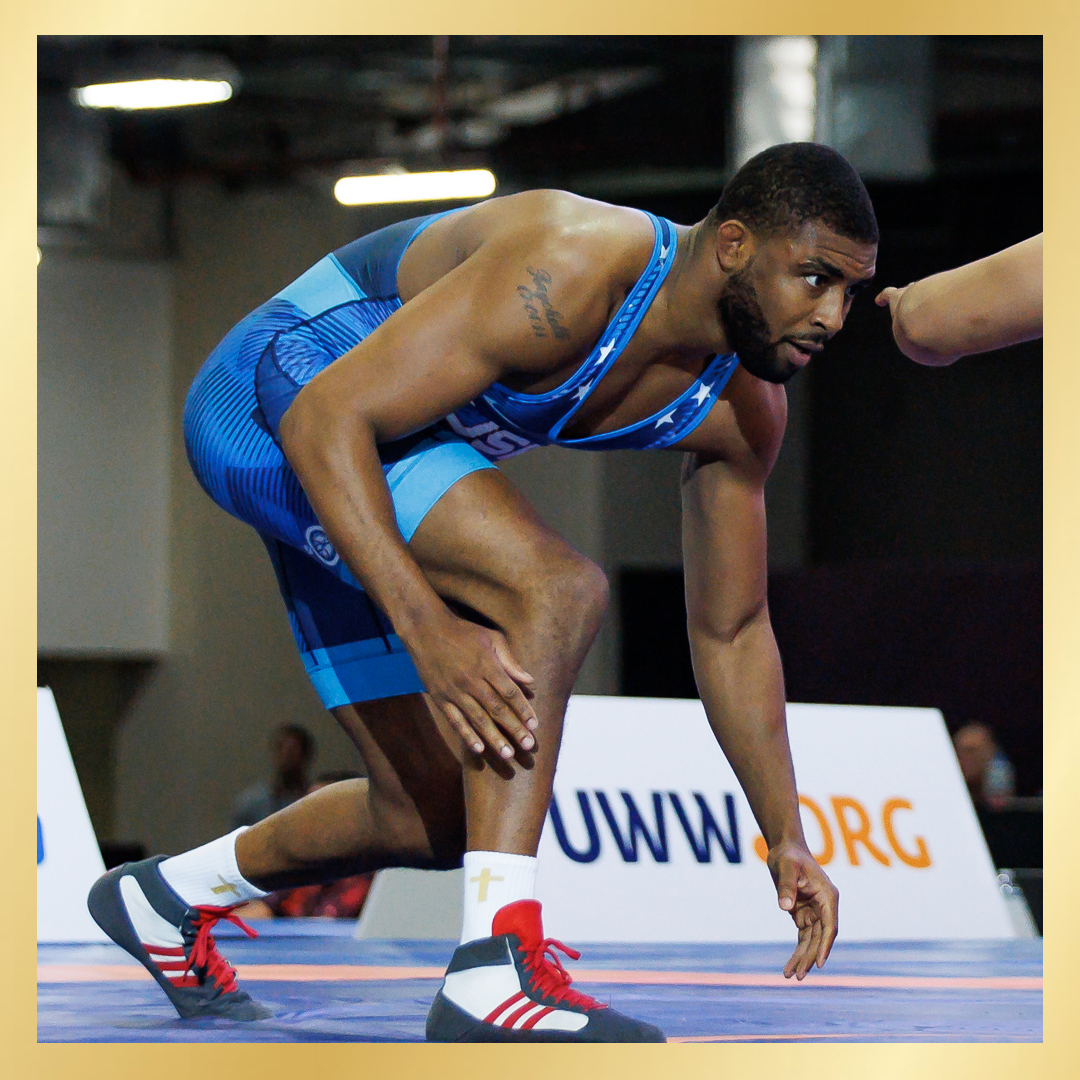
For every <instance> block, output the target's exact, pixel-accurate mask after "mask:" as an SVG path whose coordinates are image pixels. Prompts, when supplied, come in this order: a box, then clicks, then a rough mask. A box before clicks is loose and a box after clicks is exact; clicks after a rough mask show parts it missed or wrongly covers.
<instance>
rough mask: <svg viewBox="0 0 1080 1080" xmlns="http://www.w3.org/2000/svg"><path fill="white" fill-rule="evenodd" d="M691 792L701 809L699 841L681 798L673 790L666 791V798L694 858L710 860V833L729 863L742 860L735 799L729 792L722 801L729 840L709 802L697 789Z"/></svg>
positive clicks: (702, 861)
mask: <svg viewBox="0 0 1080 1080" xmlns="http://www.w3.org/2000/svg"><path fill="white" fill-rule="evenodd" d="M693 794H694V801H695V802H696V803H697V804H698V809H699V810H700V811H701V840H700V841H699V840H698V838H697V834H696V833H695V832H694V828H693V826H692V825H691V824H690V818H689V817H688V816H687V814H686V811H685V810H684V809H683V805H682V800H681V799H680V798H679V796H678V795H677V794H676V793H675V792H674V791H669V792H668V798H669V799H670V800H671V805H672V808H673V809H674V811H675V816H676V817H677V818H678V819H679V824H680V825H681V826H682V827H683V832H684V833H686V839H687V840H688V841H689V843H690V847H691V849H692V850H693V852H694V858H695V859H697V861H698V862H699V863H707V862H712V844H711V843H710V841H709V837H710V834H711V835H712V836H715V837H716V839H717V840H718V841H719V843H720V847H721V848H722V849H723V852H724V856H725V858H726V859H727V861H728V862H729V863H738V862H742V852H741V851H740V850H739V825H738V822H737V821H736V820H735V799H734V797H733V796H732V794H731V792H725V793H724V803H725V805H726V807H727V819H728V829H729V831H730V833H731V839H730V840H728V838H727V837H725V836H724V834H723V832H722V831H721V829H720V826H719V825H718V824H717V822H716V818H714V817H713V815H712V811H711V810H710V809H709V804H708V803H707V802H706V801H705V796H704V795H702V794H701V793H700V792H698V791H695V792H694V793H693ZM659 797H660V796H659V795H654V796H653V798H654V799H659Z"/></svg>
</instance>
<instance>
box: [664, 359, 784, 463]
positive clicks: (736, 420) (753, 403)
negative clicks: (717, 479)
mask: <svg viewBox="0 0 1080 1080" xmlns="http://www.w3.org/2000/svg"><path fill="white" fill-rule="evenodd" d="M786 423H787V394H786V392H785V390H784V388H783V387H782V386H777V385H775V384H773V383H768V382H765V381H764V380H762V379H757V378H755V377H754V376H753V375H751V374H750V373H749V372H747V371H746V370H745V369H744V368H741V367H740V368H737V369H736V371H735V374H734V375H732V377H731V381H730V382H729V383H728V385H727V388H726V389H725V391H724V394H723V396H722V397H721V398H720V400H719V401H718V402H717V403H716V405H714V406H713V408H712V411H711V412H710V413H709V415H708V416H707V417H706V418H705V420H704V421H703V422H702V424H701V425H700V426H699V427H698V428H697V429H696V430H695V431H694V432H693V433H692V434H691V435H690V437H689V438H688V439H686V440H685V441H684V443H683V444H681V448H682V449H684V450H687V451H689V453H688V455H687V462H686V475H687V476H690V475H692V474H693V473H694V472H695V471H696V470H697V469H698V468H699V467H701V466H703V465H707V464H709V463H711V462H716V461H721V462H725V463H726V464H727V465H728V467H729V469H731V470H733V471H734V472H736V473H738V474H739V475H741V476H743V477H745V478H746V479H748V480H753V481H757V482H761V483H763V482H764V481H765V479H766V477H768V475H769V473H770V472H771V471H772V467H773V465H774V464H775V463H776V458H777V455H778V454H779V453H780V446H781V444H782V443H783V440H784V427H785V425H786Z"/></svg>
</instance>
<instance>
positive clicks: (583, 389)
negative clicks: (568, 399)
mask: <svg viewBox="0 0 1080 1080" xmlns="http://www.w3.org/2000/svg"><path fill="white" fill-rule="evenodd" d="M591 389H592V383H591V382H587V383H582V384H581V385H580V386H579V387H578V388H577V393H576V394H575V395H574V396H575V397H576V398H577V399H578V401H584V400H585V398H586V397H588V395H589V391H590V390H591Z"/></svg>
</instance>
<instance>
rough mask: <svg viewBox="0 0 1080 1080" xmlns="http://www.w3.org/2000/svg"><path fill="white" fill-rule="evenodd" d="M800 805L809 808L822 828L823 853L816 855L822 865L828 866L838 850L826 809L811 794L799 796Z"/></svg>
mask: <svg viewBox="0 0 1080 1080" xmlns="http://www.w3.org/2000/svg"><path fill="white" fill-rule="evenodd" d="M799 805H800V806H805V807H806V809H807V810H809V811H810V813H811V814H813V815H814V817H815V818H816V819H817V823H818V828H819V829H821V854H820V855H815V856H814V858H815V859H817V861H818V864H819V865H820V866H826V865H828V864H829V863H830V862H832V857H833V853H834V852H835V850H836V847H835V845H834V844H833V835H832V829H831V828H830V827H829V819H828V818H827V817H826V816H825V811H824V810H822V809H821V807H820V806H818V804H817V803H816V802H814V800H813V799H811V798H810V796H809V795H800V796H799Z"/></svg>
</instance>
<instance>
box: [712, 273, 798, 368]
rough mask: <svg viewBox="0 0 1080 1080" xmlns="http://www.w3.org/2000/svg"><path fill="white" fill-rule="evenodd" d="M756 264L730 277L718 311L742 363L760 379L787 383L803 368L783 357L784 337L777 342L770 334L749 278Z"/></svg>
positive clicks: (731, 343)
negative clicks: (752, 267) (780, 350)
mask: <svg viewBox="0 0 1080 1080" xmlns="http://www.w3.org/2000/svg"><path fill="white" fill-rule="evenodd" d="M752 265H753V263H752V262H751V263H749V264H748V265H747V266H746V267H744V268H743V269H742V270H740V271H739V272H738V273H737V274H732V275H731V277H729V278H728V280H727V283H726V284H725V285H724V289H723V292H721V293H720V299H719V300H718V301H717V305H716V307H717V311H718V312H719V315H720V321H721V322H722V323H723V325H724V332H725V334H726V335H727V339H728V344H729V345H730V346H731V349H732V351H733V352H734V353H735V354H736V355H737V356H738V357H739V363H740V364H742V366H743V367H744V368H746V370H747V371H749V372H750V374H751V375H754V376H756V377H757V378H759V379H764V380H765V381H766V382H771V383H785V382H787V381H788V379H790V378H791V376H792V375H794V374H795V373H796V372H797V371H798V370H799V365H798V364H795V363H792V362H791V361H789V360H785V359H784V358H783V357H782V356H780V353H779V349H780V345H781V344H782V343H783V339H782V338H781V339H780V341H773V340H772V338H771V335H770V334H769V324H768V323H767V322H766V321H765V314H764V312H763V311H762V310H761V304H760V303H758V296H757V290H756V289H755V288H754V285H753V283H752V282H751V281H750V277H749V271H750V267H751V266H752Z"/></svg>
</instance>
